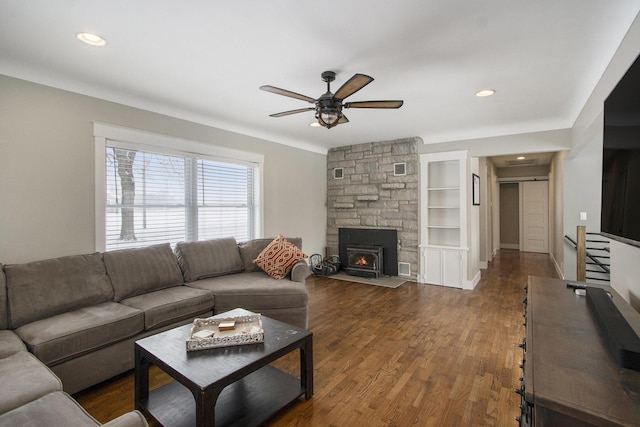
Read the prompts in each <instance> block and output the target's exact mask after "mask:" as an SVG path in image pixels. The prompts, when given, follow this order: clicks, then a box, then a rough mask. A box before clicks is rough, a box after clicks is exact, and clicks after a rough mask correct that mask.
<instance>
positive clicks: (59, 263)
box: [4, 252, 113, 329]
mask: <svg viewBox="0 0 640 427" xmlns="http://www.w3.org/2000/svg"><path fill="white" fill-rule="evenodd" d="M4 271H5V275H6V282H7V297H8V300H9V323H10V326H11V327H12V328H14V329H15V328H18V327H20V326H22V325H25V324H27V323H31V322H34V321H36V320H40V319H45V318H47V317H51V316H54V315H56V314H60V313H64V312H67V311H71V310H76V309H78V308H81V307H86V306H89V305H96V304H101V303H103V302H107V301H111V300H112V299H113V287H112V286H111V282H110V281H109V277H107V274H106V271H105V267H104V264H103V262H102V255H101V254H100V253H97V252H96V253H94V254H88V255H74V256H67V257H61V258H54V259H48V260H44V261H35V262H30V263H26V264H12V265H5V266H4Z"/></svg>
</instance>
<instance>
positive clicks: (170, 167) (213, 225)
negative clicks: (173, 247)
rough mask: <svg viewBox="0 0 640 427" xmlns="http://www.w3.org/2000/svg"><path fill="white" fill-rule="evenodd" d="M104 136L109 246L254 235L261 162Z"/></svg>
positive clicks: (107, 247)
mask: <svg viewBox="0 0 640 427" xmlns="http://www.w3.org/2000/svg"><path fill="white" fill-rule="evenodd" d="M140 148H142V149H139V148H138V147H136V146H133V145H131V144H128V145H127V144H118V143H117V142H115V141H109V140H107V141H106V147H105V176H106V182H105V190H106V201H105V234H106V236H105V243H106V245H105V246H106V248H105V249H106V250H113V249H122V248H131V247H141V246H148V245H153V244H158V243H164V242H169V243H172V244H174V243H177V242H180V241H194V240H205V239H213V238H218V237H235V238H236V240H238V241H243V240H248V239H251V238H253V237H254V236H255V224H254V218H255V208H256V204H257V203H256V197H257V193H258V191H257V189H256V178H257V177H256V176H257V165H253V164H244V163H238V164H235V163H226V162H223V161H218V160H213V159H207V158H203V157H202V156H199V155H195V154H192V153H186V152H174V153H171V154H167V153H157V152H153V151H148V150H147V149H146V148H147V147H146V146H144V145H141V146H140Z"/></svg>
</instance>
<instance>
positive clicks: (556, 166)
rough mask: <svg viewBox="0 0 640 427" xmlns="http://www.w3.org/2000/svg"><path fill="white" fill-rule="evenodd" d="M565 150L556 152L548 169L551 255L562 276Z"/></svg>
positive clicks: (557, 270)
mask: <svg viewBox="0 0 640 427" xmlns="http://www.w3.org/2000/svg"><path fill="white" fill-rule="evenodd" d="M566 156H567V151H560V152H558V153H556V154H555V155H554V156H553V158H552V159H551V167H550V170H549V212H550V213H551V218H549V228H550V235H551V238H550V243H551V246H550V248H551V257H552V259H553V262H554V264H555V267H556V272H557V273H558V275H559V276H560V277H564V273H563V267H564V222H563V218H564V159H565V157H566Z"/></svg>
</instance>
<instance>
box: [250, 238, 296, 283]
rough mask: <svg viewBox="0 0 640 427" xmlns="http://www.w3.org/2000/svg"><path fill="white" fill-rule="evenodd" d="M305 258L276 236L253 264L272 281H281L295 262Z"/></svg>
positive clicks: (294, 246) (286, 241) (290, 244)
mask: <svg viewBox="0 0 640 427" xmlns="http://www.w3.org/2000/svg"><path fill="white" fill-rule="evenodd" d="M306 257H307V256H306V255H305V254H304V253H303V252H302V251H301V250H300V249H299V248H298V247H297V246H296V245H294V244H293V243H291V242H289V241H288V240H287V239H285V238H284V236H283V235H282V234H278V237H276V238H275V239H273V241H272V242H271V243H269V244H268V245H267V247H266V248H264V249H263V251H262V252H260V255H258V257H257V258H256V259H254V260H253V262H254V264H256V265H257V266H258V267H260V268H261V269H263V270H264V271H265V272H266V273H267V274H268V275H269V276H271V277H273V278H274V279H282V278H283V277H284V276H286V275H287V274H289V271H291V268H292V267H293V265H294V264H295V263H296V262H298V261H300V260H301V259H305V258H306Z"/></svg>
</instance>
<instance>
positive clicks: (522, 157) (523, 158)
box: [516, 156, 526, 160]
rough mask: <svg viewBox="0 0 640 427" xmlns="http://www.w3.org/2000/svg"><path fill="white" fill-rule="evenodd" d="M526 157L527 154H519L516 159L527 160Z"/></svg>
mask: <svg viewBox="0 0 640 427" xmlns="http://www.w3.org/2000/svg"><path fill="white" fill-rule="evenodd" d="M525 159H526V157H525V156H518V157H516V160H525Z"/></svg>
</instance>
